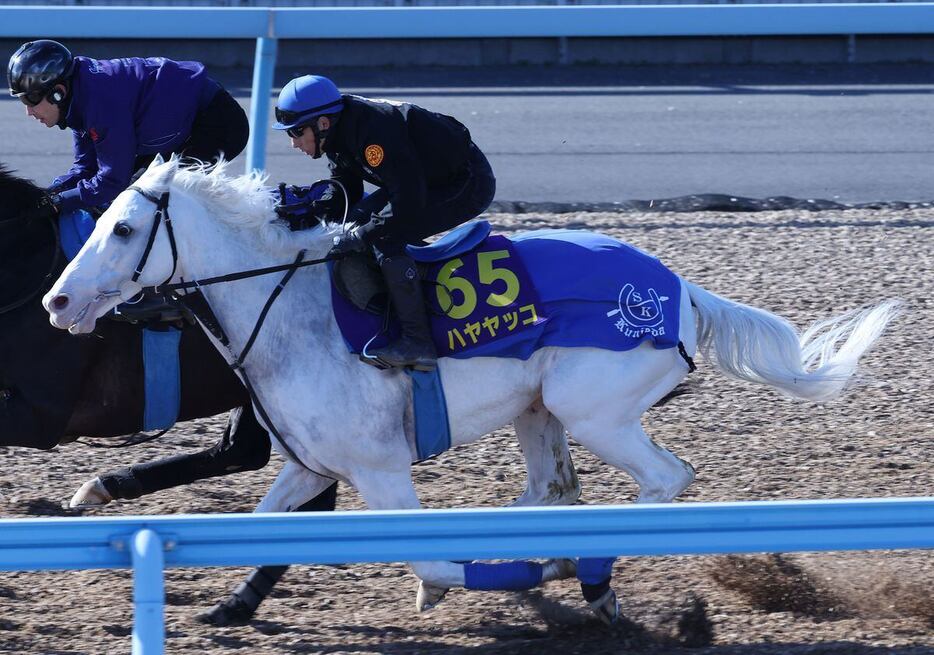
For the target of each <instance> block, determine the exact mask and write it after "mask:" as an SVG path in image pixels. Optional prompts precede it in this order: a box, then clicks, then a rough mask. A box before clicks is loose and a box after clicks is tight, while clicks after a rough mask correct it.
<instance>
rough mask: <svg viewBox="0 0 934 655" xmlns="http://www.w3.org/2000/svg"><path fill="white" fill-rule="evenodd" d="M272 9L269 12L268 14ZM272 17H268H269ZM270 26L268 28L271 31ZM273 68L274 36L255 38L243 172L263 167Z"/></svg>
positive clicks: (274, 59)
mask: <svg viewBox="0 0 934 655" xmlns="http://www.w3.org/2000/svg"><path fill="white" fill-rule="evenodd" d="M271 15H272V12H270V16H271ZM270 20H271V19H270ZM271 33H272V30H271V29H270V34H271ZM275 68H276V39H275V38H273V37H272V36H267V37H260V38H258V39H256V59H255V60H254V62H253V97H252V98H251V100H250V142H249V143H248V144H247V147H246V172H247V173H249V172H250V171H252V170H254V169H259V170H262V169H264V168H265V167H266V131H267V130H268V129H269V127H268V124H269V94H270V93H272V78H273V72H274V71H275Z"/></svg>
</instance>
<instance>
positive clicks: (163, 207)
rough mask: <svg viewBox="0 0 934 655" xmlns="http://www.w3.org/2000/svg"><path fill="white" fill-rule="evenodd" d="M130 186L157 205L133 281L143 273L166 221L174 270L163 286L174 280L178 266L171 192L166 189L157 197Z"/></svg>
mask: <svg viewBox="0 0 934 655" xmlns="http://www.w3.org/2000/svg"><path fill="white" fill-rule="evenodd" d="M128 188H129V189H132V190H133V191H136V193H138V194H139V195H141V196H143V197H144V198H145V199H146V200H148V201H150V202H152V203H155V205H156V211H155V212H154V213H153V215H152V227H151V228H150V230H149V239H148V240H147V241H146V249H145V250H143V255H142V257H140V259H139V263H138V264H137V265H136V270H135V271H133V277H132V278H131V281H132V282H137V281H138V280H139V277H140V275H142V274H143V268H145V266H146V263H147V262H148V261H149V254H150V253H151V252H152V246H153V244H154V243H155V242H156V234H157V233H158V232H159V224H160V223H164V224H165V232H166V234H168V235H169V244H170V245H171V246H172V272H171V273H169V277H167V278H166V279H165V281H164V282H163V283H162V284H161V285H158V286H163V285H165V284H168V283H169V282H171V281H172V278H173V277H175V270H176V269H177V268H178V247H177V246H176V245H175V230H174V229H173V228H172V217H171V216H169V192H168V191H165V192H163V193H162V195H161V196H158V197H156V196H154V195H153V194H151V193H149V192H148V191H144V190H143V189H140V188H139V187H138V186H131V187H128Z"/></svg>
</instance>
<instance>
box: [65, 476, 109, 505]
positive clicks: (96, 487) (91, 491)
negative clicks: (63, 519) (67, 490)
mask: <svg viewBox="0 0 934 655" xmlns="http://www.w3.org/2000/svg"><path fill="white" fill-rule="evenodd" d="M112 500H113V496H111V495H110V493H109V492H108V491H107V489H106V488H105V487H104V483H103V482H102V481H101V479H100V478H99V477H98V478H94V479H93V480H88V481H87V482H85V483H84V484H83V485H81V488H80V489H78V491H76V492H75V495H74V496H72V497H71V500H70V501H68V506H69V507H72V508H77V509H90V508H92V507H103V506H104V505H106V504H107V503H109V502H111V501H112Z"/></svg>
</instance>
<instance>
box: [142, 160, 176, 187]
mask: <svg viewBox="0 0 934 655" xmlns="http://www.w3.org/2000/svg"><path fill="white" fill-rule="evenodd" d="M176 171H178V158H176V157H172V158H171V159H169V160H168V161H166V160H165V159H163V158H162V155H156V157H155V159H153V160H152V163H151V164H150V165H149V168H148V169H147V170H146V173H147V177H149V179H150V180H151V181H152V182H153V183H155V184H157V185H159V186H163V187H166V186H168V185H169V184H170V183H171V182H172V179H173V178H174V177H175V173H176Z"/></svg>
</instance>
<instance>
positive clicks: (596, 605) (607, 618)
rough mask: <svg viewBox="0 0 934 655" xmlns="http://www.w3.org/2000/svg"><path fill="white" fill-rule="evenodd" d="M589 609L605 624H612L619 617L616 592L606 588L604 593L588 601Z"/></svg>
mask: <svg viewBox="0 0 934 655" xmlns="http://www.w3.org/2000/svg"><path fill="white" fill-rule="evenodd" d="M590 609H592V610H593V612H594V614H596V615H597V617H598V618H599V619H600V620H601V621H603V622H604V623H606V624H607V625H613V624H614V623H616V621H617V620H618V619H619V600H617V598H616V592H615V591H613V590H612V589H607V590H606V593H605V594H603V595H602V596H600V598H598V599H597V600H595V601H593V602H592V603H590Z"/></svg>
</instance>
